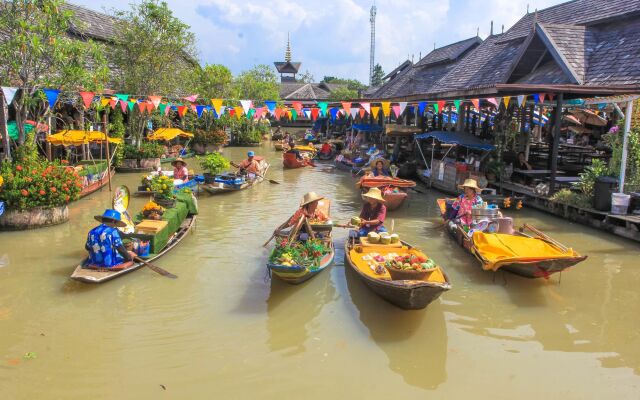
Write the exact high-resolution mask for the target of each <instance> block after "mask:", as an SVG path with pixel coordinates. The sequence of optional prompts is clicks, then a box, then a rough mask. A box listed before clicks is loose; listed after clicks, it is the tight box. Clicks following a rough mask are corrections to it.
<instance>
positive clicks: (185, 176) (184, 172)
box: [171, 157, 189, 184]
mask: <svg viewBox="0 0 640 400" xmlns="http://www.w3.org/2000/svg"><path fill="white" fill-rule="evenodd" d="M171 165H173V180H174V181H176V180H181V181H182V182H177V183H178V184H180V183H184V182H187V181H188V180H189V170H188V169H187V163H186V162H185V161H184V160H183V159H182V158H181V157H178V158H176V159H175V161H173V162H172V163H171ZM174 183H176V182H174Z"/></svg>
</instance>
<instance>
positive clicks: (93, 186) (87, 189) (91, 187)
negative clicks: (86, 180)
mask: <svg viewBox="0 0 640 400" xmlns="http://www.w3.org/2000/svg"><path fill="white" fill-rule="evenodd" d="M110 173H111V178H113V176H114V175H115V174H116V171H115V169H111V171H110ZM108 183H109V176H107V174H106V171H104V173H103V174H102V178H100V179H98V180H97V181H94V182H92V183H90V184H88V185H87V186H84V187H83V188H82V190H81V191H80V197H81V198H82V197H85V196H88V195H90V194H91V193H93V192H96V191H97V190H99V189H100V188H101V187H103V186H105V185H107V184H108Z"/></svg>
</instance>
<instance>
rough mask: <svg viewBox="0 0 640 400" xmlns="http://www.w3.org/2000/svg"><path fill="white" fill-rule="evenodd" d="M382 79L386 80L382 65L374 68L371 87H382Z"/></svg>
mask: <svg viewBox="0 0 640 400" xmlns="http://www.w3.org/2000/svg"><path fill="white" fill-rule="evenodd" d="M382 78H384V70H383V69H382V65H380V64H376V65H375V66H374V67H373V77H372V78H371V86H373V87H376V86H382Z"/></svg>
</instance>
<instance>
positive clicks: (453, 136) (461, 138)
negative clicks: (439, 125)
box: [415, 131, 495, 151]
mask: <svg viewBox="0 0 640 400" xmlns="http://www.w3.org/2000/svg"><path fill="white" fill-rule="evenodd" d="M415 138H416V139H429V138H434V139H436V140H437V141H439V142H442V143H447V144H457V145H460V146H464V147H468V148H470V149H478V150H485V151H491V150H493V149H495V146H493V145H492V144H488V143H485V142H483V141H482V140H480V139H478V138H477V137H475V136H473V135H470V134H468V133H463V132H453V131H451V132H448V131H433V132H425V133H421V134H419V135H416V136H415Z"/></svg>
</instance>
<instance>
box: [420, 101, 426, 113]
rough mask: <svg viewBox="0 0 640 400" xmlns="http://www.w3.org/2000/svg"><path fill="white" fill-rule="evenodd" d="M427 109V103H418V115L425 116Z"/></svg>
mask: <svg viewBox="0 0 640 400" xmlns="http://www.w3.org/2000/svg"><path fill="white" fill-rule="evenodd" d="M426 107H427V102H426V101H421V102H420V103H418V114H420V115H423V114H424V109H425V108H426Z"/></svg>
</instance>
